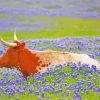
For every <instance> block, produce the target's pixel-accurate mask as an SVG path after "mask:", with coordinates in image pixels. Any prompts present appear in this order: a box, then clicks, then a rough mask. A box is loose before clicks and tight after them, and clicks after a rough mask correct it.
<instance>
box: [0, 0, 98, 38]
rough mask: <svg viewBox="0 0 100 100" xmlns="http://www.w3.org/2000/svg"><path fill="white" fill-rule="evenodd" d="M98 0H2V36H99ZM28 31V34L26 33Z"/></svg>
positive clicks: (0, 14) (0, 1)
mask: <svg viewBox="0 0 100 100" xmlns="http://www.w3.org/2000/svg"><path fill="white" fill-rule="evenodd" d="M99 6H100V1H99V0H92V1H91V0H84V1H82V0H55V1H53V0H51V1H50V0H9V1H8V0H0V33H1V34H0V36H2V37H4V39H12V36H13V34H12V33H13V31H14V28H16V30H17V33H18V34H20V35H18V36H19V38H20V39H27V38H30V39H32V38H33V39H34V38H35V39H36V38H60V37H80V36H81V37H82V36H95V37H98V36H100V7H99ZM26 33H27V34H26Z"/></svg>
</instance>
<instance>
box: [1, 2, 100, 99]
mask: <svg viewBox="0 0 100 100" xmlns="http://www.w3.org/2000/svg"><path fill="white" fill-rule="evenodd" d="M14 28H16V29H17V32H18V33H19V34H18V38H19V39H24V40H22V41H25V42H26V43H27V47H28V48H30V49H32V50H48V49H49V50H57V51H70V52H74V53H85V54H88V55H89V56H90V57H91V58H94V59H96V60H98V61H100V0H0V37H3V38H4V39H6V40H11V39H12V36H13V34H12V31H13V30H14ZM4 33H6V34H4ZM26 33H28V34H26ZM80 36H81V37H80ZM83 36H85V37H83ZM87 36H93V37H87ZM65 37H71V38H65ZM52 38H53V39H52ZM54 38H55V39H54ZM57 38H59V39H57ZM34 39H37V40H34ZM5 50H6V47H5V46H3V45H2V44H1V43H0V55H2V54H4V53H5ZM12 59H13V58H12ZM0 100H100V70H98V69H96V66H95V65H93V66H92V67H91V68H90V67H89V65H88V64H84V65H82V64H81V62H79V64H78V65H75V64H73V63H66V64H64V65H57V66H55V67H52V68H48V72H44V73H40V74H34V75H31V76H29V77H27V79H25V78H24V77H23V76H22V74H21V73H20V72H19V71H18V70H16V69H6V68H2V69H0Z"/></svg>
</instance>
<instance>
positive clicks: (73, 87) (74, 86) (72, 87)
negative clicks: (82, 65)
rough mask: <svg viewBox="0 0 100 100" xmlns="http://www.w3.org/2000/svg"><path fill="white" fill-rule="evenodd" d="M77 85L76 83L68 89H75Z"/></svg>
mask: <svg viewBox="0 0 100 100" xmlns="http://www.w3.org/2000/svg"><path fill="white" fill-rule="evenodd" d="M76 86H77V85H76V84H73V85H70V86H69V88H68V89H69V90H74V89H75V88H76Z"/></svg>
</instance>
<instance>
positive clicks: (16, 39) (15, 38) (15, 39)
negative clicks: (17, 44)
mask: <svg viewBox="0 0 100 100" xmlns="http://www.w3.org/2000/svg"><path fill="white" fill-rule="evenodd" d="M14 41H18V38H17V36H16V29H15V31H14Z"/></svg>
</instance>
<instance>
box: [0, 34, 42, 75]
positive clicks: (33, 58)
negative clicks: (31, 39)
mask: <svg viewBox="0 0 100 100" xmlns="http://www.w3.org/2000/svg"><path fill="white" fill-rule="evenodd" d="M0 41H1V42H2V44H4V45H5V46H7V47H9V48H8V49H7V51H6V53H5V54H4V55H3V56H2V57H0V68H2V67H6V68H13V67H16V68H17V69H20V71H21V72H22V74H23V75H24V76H29V75H30V74H32V73H36V72H38V71H37V67H38V66H39V65H40V63H41V61H40V60H39V57H37V55H36V54H35V53H33V52H31V51H30V50H29V49H27V48H26V47H25V43H24V42H20V41H19V40H18V39H17V37H16V33H15V34H14V42H13V43H8V42H6V41H5V40H3V39H2V38H0Z"/></svg>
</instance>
